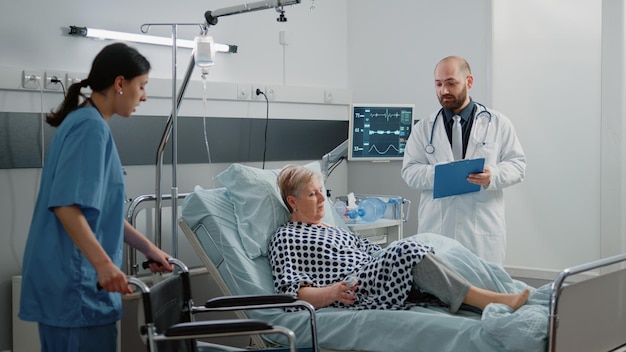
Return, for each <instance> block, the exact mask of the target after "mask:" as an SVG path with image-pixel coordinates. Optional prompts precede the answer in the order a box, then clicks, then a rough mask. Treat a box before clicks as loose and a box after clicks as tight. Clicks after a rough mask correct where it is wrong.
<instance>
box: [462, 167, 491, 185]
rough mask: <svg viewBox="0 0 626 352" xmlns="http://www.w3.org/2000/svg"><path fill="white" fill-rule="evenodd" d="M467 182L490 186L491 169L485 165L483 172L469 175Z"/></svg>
mask: <svg viewBox="0 0 626 352" xmlns="http://www.w3.org/2000/svg"><path fill="white" fill-rule="evenodd" d="M467 182H469V183H473V184H475V185H480V186H483V187H487V186H489V183H490V182H491V171H489V166H485V168H484V169H483V172H479V173H475V174H470V175H469V176H467Z"/></svg>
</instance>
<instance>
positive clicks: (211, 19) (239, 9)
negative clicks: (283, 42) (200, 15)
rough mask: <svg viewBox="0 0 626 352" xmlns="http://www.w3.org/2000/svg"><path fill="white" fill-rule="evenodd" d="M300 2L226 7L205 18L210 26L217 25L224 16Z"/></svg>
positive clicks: (282, 0)
mask: <svg viewBox="0 0 626 352" xmlns="http://www.w3.org/2000/svg"><path fill="white" fill-rule="evenodd" d="M299 3H300V0H273V1H257V2H253V3H250V4H243V5H236V6H230V7H225V8H223V9H219V10H213V11H207V12H205V13H204V18H205V19H206V23H207V24H208V25H216V24H217V19H218V18H219V17H223V16H230V15H236V14H239V13H244V12H251V11H257V10H265V9H271V8H276V7H282V6H289V5H295V4H299Z"/></svg>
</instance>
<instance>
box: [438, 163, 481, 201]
mask: <svg viewBox="0 0 626 352" xmlns="http://www.w3.org/2000/svg"><path fill="white" fill-rule="evenodd" d="M484 167H485V158H478V159H469V160H459V161H453V162H451V163H448V164H440V165H435V187H434V190H433V198H443V197H449V196H456V195H459V194H465V193H471V192H478V191H480V185H475V184H473V183H469V182H467V176H469V174H475V173H479V172H483V169H484Z"/></svg>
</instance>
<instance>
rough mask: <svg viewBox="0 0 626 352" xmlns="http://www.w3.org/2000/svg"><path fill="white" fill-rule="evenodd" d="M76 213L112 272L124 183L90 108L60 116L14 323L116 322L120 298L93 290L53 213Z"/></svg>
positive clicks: (92, 278)
mask: <svg viewBox="0 0 626 352" xmlns="http://www.w3.org/2000/svg"><path fill="white" fill-rule="evenodd" d="M69 205H77V206H79V207H80V209H81V210H82V212H83V214H84V215H85V217H86V218H87V221H88V223H89V226H90V227H91V230H92V231H93V233H94V234H95V236H96V238H97V239H98V242H100V244H101V245H102V247H103V248H104V250H105V251H106V252H107V253H108V255H109V256H110V257H111V259H112V260H113V263H115V264H116V265H117V266H118V267H120V266H121V264H122V252H123V241H124V176H123V172H122V164H121V162H120V158H119V155H118V152H117V148H116V147H115V143H114V141H113V137H112V135H111V130H110V128H109V125H108V124H107V122H106V121H105V120H104V118H103V117H102V116H101V115H100V113H99V112H98V110H97V109H95V108H93V107H81V108H78V109H77V110H74V111H73V112H71V113H70V114H68V115H67V117H66V118H65V120H64V121H63V123H61V125H60V126H59V127H58V128H57V131H56V134H55V136H54V138H53V140H52V143H51V145H50V149H49V152H48V154H47V156H46V160H45V162H44V166H43V171H42V175H41V184H40V189H39V195H38V197H37V203H36V204H35V210H34V214H33V218H32V222H31V227H30V232H29V234H28V240H27V242H26V249H25V252H24V261H23V266H22V287H21V298H20V312H19V315H18V316H19V317H20V318H21V319H23V320H27V321H34V322H40V323H44V324H47V325H52V326H59V327H83V326H94V325H102V324H108V323H111V322H115V321H117V320H119V319H120V318H121V295H120V294H119V293H109V292H106V291H105V290H98V289H97V286H96V284H97V281H98V275H97V273H96V270H95V269H94V267H93V266H92V265H91V263H89V261H88V260H87V259H86V258H85V257H84V256H83V254H82V253H81V252H80V251H79V249H78V248H77V247H76V245H74V242H73V241H72V240H71V238H70V237H69V235H68V234H67V232H66V231H65V230H64V228H63V225H62V224H61V222H60V221H59V219H58V218H57V217H56V215H55V214H54V212H53V211H52V210H53V208H55V207H59V206H69Z"/></svg>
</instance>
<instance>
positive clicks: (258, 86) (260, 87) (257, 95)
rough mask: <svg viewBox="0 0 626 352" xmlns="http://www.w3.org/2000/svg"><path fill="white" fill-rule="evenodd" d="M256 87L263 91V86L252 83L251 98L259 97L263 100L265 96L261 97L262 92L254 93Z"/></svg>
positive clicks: (257, 98) (256, 98)
mask: <svg viewBox="0 0 626 352" xmlns="http://www.w3.org/2000/svg"><path fill="white" fill-rule="evenodd" d="M257 89H258V90H260V91H261V92H263V93H265V86H260V85H255V84H253V85H252V99H253V100H259V99H263V100H265V98H263V96H262V95H263V94H256V92H257Z"/></svg>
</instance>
